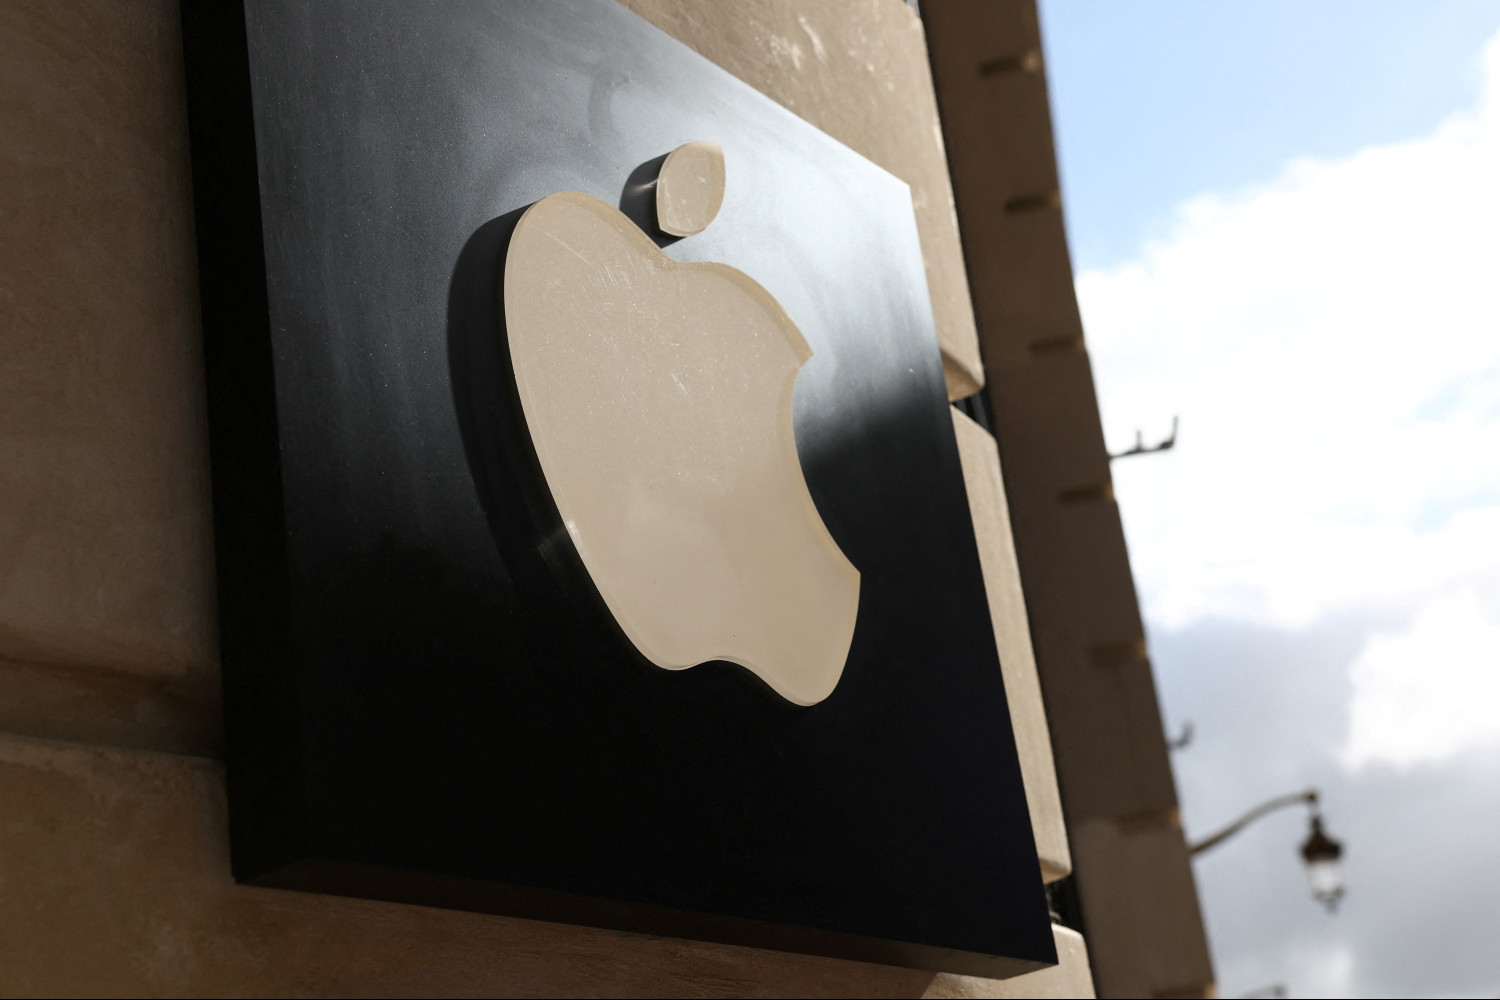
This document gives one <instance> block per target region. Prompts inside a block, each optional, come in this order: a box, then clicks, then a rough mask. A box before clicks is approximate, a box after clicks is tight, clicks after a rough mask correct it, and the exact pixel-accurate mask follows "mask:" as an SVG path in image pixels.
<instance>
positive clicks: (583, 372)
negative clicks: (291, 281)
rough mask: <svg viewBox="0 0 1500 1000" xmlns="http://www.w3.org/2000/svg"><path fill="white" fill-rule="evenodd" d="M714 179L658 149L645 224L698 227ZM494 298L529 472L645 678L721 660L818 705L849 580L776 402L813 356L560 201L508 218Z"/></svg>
mask: <svg viewBox="0 0 1500 1000" xmlns="http://www.w3.org/2000/svg"><path fill="white" fill-rule="evenodd" d="M723 178H724V169H723V152H722V150H721V149H720V148H719V147H718V146H717V145H716V144H714V143H690V144H688V145H687V146H682V147H679V148H678V149H677V150H675V151H674V152H673V153H672V154H671V155H669V156H668V157H667V159H666V160H665V161H664V163H663V167H662V175H661V178H660V180H659V181H658V190H657V206H658V217H659V219H660V221H661V224H662V227H663V228H664V229H666V231H668V232H671V233H674V234H682V235H690V234H692V233H697V232H701V231H702V229H703V228H704V227H705V226H707V225H708V223H709V222H710V221H712V219H713V216H714V215H715V214H716V213H717V212H718V209H719V205H720V203H721V201H722V198H723ZM668 226H672V227H674V228H671V229H667V227H668ZM502 284H503V291H502V296H503V303H502V304H503V310H504V316H505V326H506V332H507V336H508V339H509V347H510V355H511V362H512V368H513V370H514V373H515V379H516V388H517V393H518V395H519V397H520V400H521V407H522V412H523V413H524V415H525V418H526V425H527V428H528V430H529V432H530V434H531V439H532V443H533V445H534V447H535V451H536V455H537V459H538V461H539V463H540V465H541V468H542V473H543V475H544V476H545V477H546V480H547V485H548V487H549V489H550V490H551V493H552V497H553V499H554V501H555V502H556V504H557V508H558V512H559V514H560V515H561V518H562V522H563V525H564V526H565V527H566V529H567V531H568V534H569V536H570V537H571V539H572V541H573V544H574V546H575V548H576V549H577V552H578V555H579V558H580V560H581V561H582V563H583V565H584V567H585V568H586V569H587V571H588V573H589V576H590V577H591V578H592V580H593V582H594V584H595V586H596V587H597V589H598V591H599V594H600V596H601V597H602V598H603V600H604V602H605V605H606V606H607V607H608V608H609V610H610V612H611V614H612V615H613V616H614V618H615V620H616V621H617V622H618V623H619V625H620V628H621V629H622V631H623V632H624V633H625V635H626V636H627V637H628V638H629V639H630V641H631V642H632V643H634V644H635V646H636V648H637V649H638V650H640V652H641V653H642V655H644V656H645V657H646V658H647V659H648V660H650V661H651V662H652V663H654V664H656V665H657V666H659V667H664V668H666V669H669V670H681V669H685V668H688V667H692V666H696V665H697V664H700V663H704V662H707V661H710V660H729V661H731V662H733V663H737V664H740V665H741V666H743V667H745V668H746V669H748V670H750V671H751V672H752V673H753V674H755V675H756V676H757V677H759V678H760V679H761V680H763V681H764V682H765V683H766V684H767V685H769V686H770V687H771V689H772V690H774V691H775V692H776V693H778V694H779V695H781V696H782V697H784V698H786V699H787V700H788V701H791V702H793V703H795V704H798V705H812V704H815V703H817V702H819V701H822V700H823V699H825V698H827V697H828V696H829V695H830V694H831V693H832V692H833V690H834V687H835V686H836V685H837V684H838V681H839V678H840V676H841V675H842V674H843V671H844V664H845V661H846V660H847V658H848V654H849V646H850V643H851V642H852V640H853V636H854V625H855V618H856V615H857V612H858V606H859V581H860V577H859V571H858V570H857V569H855V567H854V566H853V564H851V563H850V562H849V560H848V559H847V558H846V557H845V555H844V553H843V552H842V551H841V550H840V549H839V547H838V544H837V543H836V542H835V541H834V539H833V537H832V535H830V534H829V532H828V528H827V527H826V526H825V525H824V523H823V520H822V518H821V517H820V516H819V514H818V511H817V508H816V506H815V505H814V503H813V499H812V496H811V494H810V493H809V492H808V488H807V482H806V480H805V479H804V478H803V474H802V465H801V462H800V461H799V459H798V456H797V444H796V440H795V438H794V436H793V428H792V393H793V389H794V388H795V386H796V381H797V375H798V372H799V371H800V370H801V368H802V366H803V365H804V364H805V363H806V362H807V361H808V359H809V358H811V357H812V351H811V349H810V348H809V347H808V344H807V342H806V340H804V339H803V337H802V334H801V332H800V331H799V330H798V329H797V327H796V325H795V324H794V323H793V322H792V320H791V318H790V317H789V316H787V314H786V312H785V310H783V309H782V307H781V305H780V304H779V303H778V302H777V301H776V300H775V299H774V298H773V297H772V296H771V295H770V293H769V292H767V291H766V290H765V289H764V288H762V287H761V286H760V285H759V284H757V283H756V282H755V281H754V280H753V279H751V278H750V277H749V276H748V275H746V274H744V273H743V272H741V271H738V270H736V269H734V268H732V267H729V266H727V265H724V264H718V263H682V262H679V261H676V260H673V259H672V258H670V257H668V256H667V255H666V254H664V253H662V252H661V250H660V249H658V247H657V246H656V244H655V243H654V242H653V241H652V240H651V238H649V237H648V236H647V235H646V234H645V233H644V232H642V231H641V230H640V229H639V228H638V227H637V226H636V225H635V224H634V223H632V222H631V221H630V220H629V219H628V218H627V217H626V216H625V215H624V214H622V213H621V212H620V211H618V210H617V209H616V208H614V207H613V206H612V205H609V204H607V203H605V202H603V201H600V200H599V199H597V198H594V197H591V196H589V195H586V194H580V193H578V192H576V191H564V192H561V193H558V194H553V195H550V196H548V197H546V198H543V199H541V200H540V201H538V202H536V203H535V204H534V205H532V206H531V207H530V208H528V209H527V210H526V212H525V213H524V214H523V215H522V216H521V219H520V221H519V222H518V223H517V225H516V228H515V231H514V233H513V234H512V236H511V240H510V246H509V249H508V251H507V253H506V258H505V264H504V277H503V283H502Z"/></svg>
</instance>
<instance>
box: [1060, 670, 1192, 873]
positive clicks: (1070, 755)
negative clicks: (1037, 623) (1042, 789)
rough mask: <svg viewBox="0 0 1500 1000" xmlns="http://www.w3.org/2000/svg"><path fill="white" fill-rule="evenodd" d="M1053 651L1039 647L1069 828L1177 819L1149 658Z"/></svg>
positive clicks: (1175, 790)
mask: <svg viewBox="0 0 1500 1000" xmlns="http://www.w3.org/2000/svg"><path fill="white" fill-rule="evenodd" d="M1051 653H1052V651H1048V650H1045V649H1044V647H1041V646H1039V647H1038V658H1039V659H1040V660H1041V663H1042V690H1043V692H1044V694H1045V695H1046V698H1047V718H1048V722H1049V723H1050V724H1051V727H1052V733H1053V753H1054V755H1055V759H1056V762H1057V775H1058V782H1059V784H1060V786H1061V788H1062V792H1063V796H1064V802H1065V803H1066V816H1067V820H1068V829H1069V830H1070V831H1076V830H1077V825H1078V823H1080V822H1082V821H1084V820H1089V819H1096V818H1108V819H1120V820H1128V821H1131V822H1136V821H1147V820H1150V821H1155V822H1161V821H1164V820H1165V819H1166V818H1170V817H1172V816H1175V815H1176V810H1177V788H1176V783H1175V781H1174V780H1173V776H1172V765H1171V760H1170V758H1169V756H1168V753H1167V747H1166V740H1165V737H1164V736H1163V734H1162V725H1161V713H1160V709H1159V708H1158V706H1157V700H1156V685H1155V683H1154V681H1153V678H1152V676H1151V665H1150V663H1149V662H1147V661H1145V660H1137V661H1134V662H1131V663H1127V664H1120V665H1112V666H1101V665H1098V664H1096V663H1093V662H1091V661H1090V660H1089V658H1088V656H1087V652H1086V650H1083V649H1082V648H1078V647H1075V648H1074V649H1071V650H1060V651H1057V654H1056V655H1049V654H1051ZM1153 817H1155V819H1154V820H1152V818H1153ZM1071 842H1072V841H1070V843H1071ZM1076 850H1077V849H1076V846H1075V847H1074V853H1075V854H1076ZM1075 862H1076V859H1075ZM1076 866H1077V867H1078V868H1079V870H1080V872H1081V871H1082V868H1081V865H1076Z"/></svg>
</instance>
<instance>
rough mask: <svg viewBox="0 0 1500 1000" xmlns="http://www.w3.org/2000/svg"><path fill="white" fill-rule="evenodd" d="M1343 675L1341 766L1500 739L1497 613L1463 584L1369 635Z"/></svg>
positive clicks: (1424, 756) (1412, 759) (1437, 754)
mask: <svg viewBox="0 0 1500 1000" xmlns="http://www.w3.org/2000/svg"><path fill="white" fill-rule="evenodd" d="M1350 679H1351V680H1352V681H1353V682H1354V701H1353V704H1352V706H1351V709H1350V720H1349V738H1348V742H1347V744H1346V745H1345V747H1344V753H1343V757H1344V763H1345V764H1346V765H1347V766H1350V767H1354V768H1358V767H1362V766H1365V765H1369V764H1376V763H1387V764H1394V765H1397V766H1400V767H1409V766H1411V765H1413V764H1421V763H1433V762H1438V761H1442V760H1446V759H1448V758H1450V757H1453V756H1455V755H1457V754H1459V753H1461V752H1463V751H1466V750H1472V749H1479V748H1483V747H1486V746H1490V745H1497V744H1500V621H1496V620H1495V619H1492V618H1490V617H1488V616H1487V615H1486V613H1485V610H1484V608H1483V607H1482V605H1481V603H1480V601H1479V599H1478V598H1477V597H1476V596H1475V595H1474V594H1473V593H1472V592H1470V591H1461V592H1458V593H1456V594H1451V595H1444V596H1442V597H1439V598H1435V599H1433V600H1431V601H1429V602H1428V603H1427V604H1426V605H1424V606H1423V608H1422V609H1421V610H1420V611H1418V612H1417V614H1416V615H1415V616H1414V617H1413V618H1412V620H1411V622H1410V624H1409V625H1408V626H1407V627H1406V629H1405V630H1404V631H1401V632H1396V633H1389V634H1381V635H1375V636H1371V637H1370V639H1369V640H1368V641H1367V642H1366V644H1365V648H1364V650H1363V651H1362V652H1361V653H1360V655H1359V659H1357V660H1356V661H1355V663H1354V667H1353V669H1352V670H1351V671H1350Z"/></svg>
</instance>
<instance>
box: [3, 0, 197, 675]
mask: <svg viewBox="0 0 1500 1000" xmlns="http://www.w3.org/2000/svg"><path fill="white" fill-rule="evenodd" d="M0 91H3V92H4V94H5V95H6V99H5V100H4V102H0V134H3V135H4V136H5V142H4V144H3V149H0V221H3V225H4V229H5V234H6V238H5V240H4V241H3V242H0V356H3V357H4V359H5V360H4V364H3V365H0V654H3V655H5V656H9V657H13V658H16V659H21V660H26V661H30V662H32V663H49V662H59V663H71V664H87V665H90V666H95V667H107V668H113V669H116V670H120V671H125V672H131V673H136V674H140V675H150V676H155V677H175V678H190V677H203V676H208V675H209V674H210V673H211V670H212V666H213V660H214V655H215V654H214V626H213V622H214V617H213V610H212V599H213V598H212V595H213V587H212V553H211V533H210V516H209V507H208V484H207V460H206V456H207V446H206V430H205V420H204V400H203V385H202V383H203V375H202V362H201V359H200V353H199V352H200V345H199V337H198V320H197V298H196V288H195V282H196V278H195V273H194V267H195V264H194V249H193V230H192V211H191V203H190V187H189V177H188V155H187V136H186V120H185V113H184V107H183V93H182V66H181V41H180V37H179V31H178V24H177V6H176V4H175V3H170V2H166V0H161V2H140V3H118V2H115V0H69V2H53V0H13V2H8V3H6V4H4V6H3V7H0Z"/></svg>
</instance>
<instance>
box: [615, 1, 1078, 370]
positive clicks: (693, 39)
mask: <svg viewBox="0 0 1500 1000" xmlns="http://www.w3.org/2000/svg"><path fill="white" fill-rule="evenodd" d="M621 3H622V4H623V5H624V6H625V7H627V8H629V9H630V10H632V11H634V12H635V13H637V14H639V15H641V16H642V17H644V18H645V19H646V20H648V21H650V22H651V23H652V24H654V25H656V26H657V27H658V28H661V29H662V30H663V31H665V32H666V33H667V34H669V35H671V36H672V37H674V38H676V39H677V40H678V41H680V42H683V43H684V44H686V45H687V46H689V47H690V48H692V49H695V50H696V51H698V52H699V53H701V54H702V55H704V56H706V57H707V58H708V59H710V60H712V61H713V62H715V63H717V64H718V65H719V66H721V67H723V68H724V69H726V70H728V71H729V72H730V73H733V74H734V75H735V76H737V77H739V78H740V79H741V80H744V81H745V82H746V83H748V84H750V85H751V86H752V87H755V88H756V89H757V90H759V91H761V92H762V93H764V94H766V95H767V96H768V97H770V98H772V99H773V100H775V101H777V102H778V103H780V104H782V105H783V106H785V107H787V108H789V109H791V110H792V111H794V112H796V113H797V114H798V115H800V116H801V117H803V118H805V119H806V120H807V121H809V122H811V123H812V124H813V125H816V126H817V127H818V128H820V129H822V130H823V131H824V132H827V133H828V134H829V135H831V136H833V137H834V138H835V139H837V140H839V141H840V142H842V143H844V144H845V145H846V146H849V147H850V148H851V149H853V150H855V151H856V152H858V153H860V154H862V155H864V156H865V157H867V158H868V159H870V160H872V161H873V162H875V163H877V164H879V165H880V166H882V167H884V168H885V169H886V170H889V171H890V172H891V173H893V174H895V175H896V176H897V177H899V178H901V179H902V180H903V181H905V182H906V183H907V184H908V185H910V186H911V196H912V207H913V209H914V210H915V212H916V217H917V232H918V234H919V235H920V237H921V241H922V256H923V259H924V260H925V262H926V267H927V286H928V291H929V293H930V294H931V296H932V312H933V318H934V320H935V321H936V323H937V332H938V343H939V345H940V346H941V348H942V352H943V371H944V374H945V376H946V377H947V380H948V398H949V399H961V398H963V397H964V396H969V395H972V394H973V393H975V392H977V391H978V390H979V388H980V387H981V386H982V385H983V384H984V372H983V368H982V366H981V364H980V359H979V342H978V339H977V337H976V335H975V330H974V312H973V306H972V305H971V303H970V301H969V285H968V277H967V275H966V273H965V270H964V261H963V252H962V250H961V249H960V245H959V236H958V221H957V217H956V216H955V214H954V208H953V189H952V186H951V184H950V182H949V179H948V163H947V160H946V158H945V155H944V150H943V136H942V131H941V129H940V127H939V125H938V115H937V103H936V98H935V96H934V94H933V86H932V71H931V69H930V67H929V65H928V62H927V47H926V41H925V39H924V37H923V33H922V24H921V22H920V21H919V20H918V19H917V18H916V16H915V15H913V14H912V12H911V9H910V8H909V7H908V6H907V5H906V4H905V3H903V2H901V0H817V2H810V0H722V2H717V3H712V4H705V3H701V2H699V0H621ZM705 138H709V137H705ZM1049 151H1050V147H1049Z"/></svg>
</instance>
